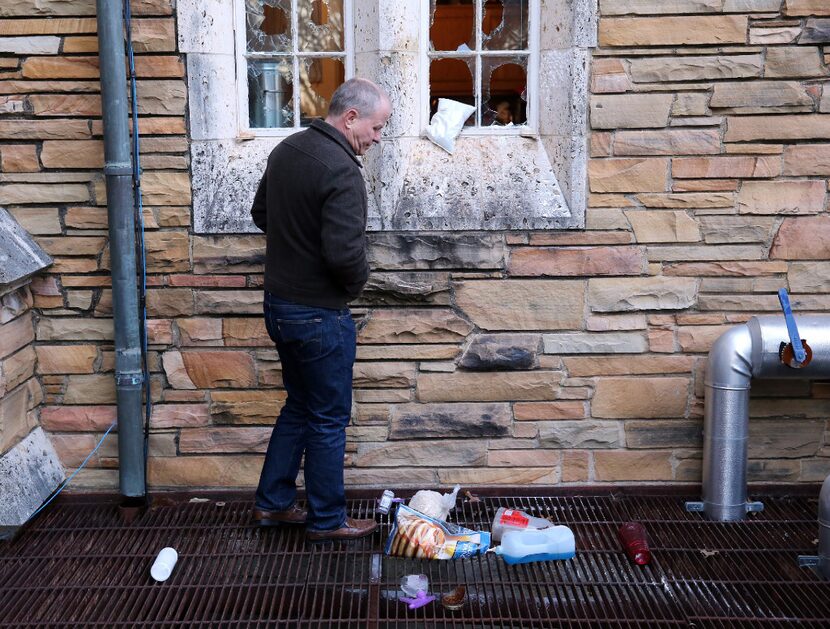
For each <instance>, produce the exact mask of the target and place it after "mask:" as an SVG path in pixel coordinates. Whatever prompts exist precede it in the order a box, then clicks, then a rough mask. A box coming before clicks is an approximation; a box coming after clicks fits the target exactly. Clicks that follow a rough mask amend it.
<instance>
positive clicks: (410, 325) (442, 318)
mask: <svg viewBox="0 0 830 629" xmlns="http://www.w3.org/2000/svg"><path fill="white" fill-rule="evenodd" d="M472 329H473V326H472V325H471V324H470V323H469V322H468V321H466V320H465V319H463V318H462V317H460V316H458V315H457V314H456V313H455V312H453V311H452V310H450V309H449V308H436V309H429V310H415V311H413V310H409V311H407V310H375V311H372V312H371V314H370V315H369V318H368V320H367V322H366V325H365V327H364V328H363V329H362V330H361V331H360V334H359V339H360V343H449V342H458V341H461V340H462V339H464V338H466V336H467V335H468V334H469V333H470V332H471V331H472Z"/></svg>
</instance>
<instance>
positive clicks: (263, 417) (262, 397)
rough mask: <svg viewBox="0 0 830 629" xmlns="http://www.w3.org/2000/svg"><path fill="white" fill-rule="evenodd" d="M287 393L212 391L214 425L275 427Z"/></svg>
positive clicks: (269, 391) (270, 391)
mask: <svg viewBox="0 0 830 629" xmlns="http://www.w3.org/2000/svg"><path fill="white" fill-rule="evenodd" d="M285 398H286V393H285V391H276V390H273V389H269V390H256V391H211V393H210V416H211V420H212V423H214V424H263V425H266V426H273V425H274V422H275V421H276V419H277V416H278V415H279V412H280V409H281V408H282V405H283V402H285Z"/></svg>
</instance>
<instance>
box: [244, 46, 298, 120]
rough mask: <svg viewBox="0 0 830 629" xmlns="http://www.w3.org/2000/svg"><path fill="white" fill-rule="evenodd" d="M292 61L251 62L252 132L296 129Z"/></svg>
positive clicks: (249, 100)
mask: <svg viewBox="0 0 830 629" xmlns="http://www.w3.org/2000/svg"><path fill="white" fill-rule="evenodd" d="M291 75H292V71H291V60H290V59H288V58H286V59H282V60H252V59H249V60H248V114H249V120H250V126H251V127H252V128H285V127H292V126H294V105H293V100H294V90H293V87H292V79H291Z"/></svg>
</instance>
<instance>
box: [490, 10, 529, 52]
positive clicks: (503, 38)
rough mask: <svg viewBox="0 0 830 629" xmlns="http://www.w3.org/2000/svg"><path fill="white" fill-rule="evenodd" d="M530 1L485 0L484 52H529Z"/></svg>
mask: <svg viewBox="0 0 830 629" xmlns="http://www.w3.org/2000/svg"><path fill="white" fill-rule="evenodd" d="M527 5H528V0H485V2H484V15H483V17H482V20H481V31H482V40H481V48H482V50H527V12H528V6H527Z"/></svg>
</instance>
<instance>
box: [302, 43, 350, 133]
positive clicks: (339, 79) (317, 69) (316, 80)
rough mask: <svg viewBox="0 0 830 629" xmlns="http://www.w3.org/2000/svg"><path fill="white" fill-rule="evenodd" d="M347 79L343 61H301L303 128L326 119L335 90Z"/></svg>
mask: <svg viewBox="0 0 830 629" xmlns="http://www.w3.org/2000/svg"><path fill="white" fill-rule="evenodd" d="M345 78H346V68H345V66H344V64H343V60H342V59H338V58H332V57H316V58H305V59H302V60H301V61H300V122H301V124H302V125H303V126H306V125H308V124H309V123H310V122H311V121H312V120H314V119H316V118H323V117H325V115H326V113H328V110H329V103H330V102H331V97H332V95H333V94H334V90H336V89H337V88H338V87H339V86H340V84H341V83H343V81H344V80H345Z"/></svg>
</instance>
